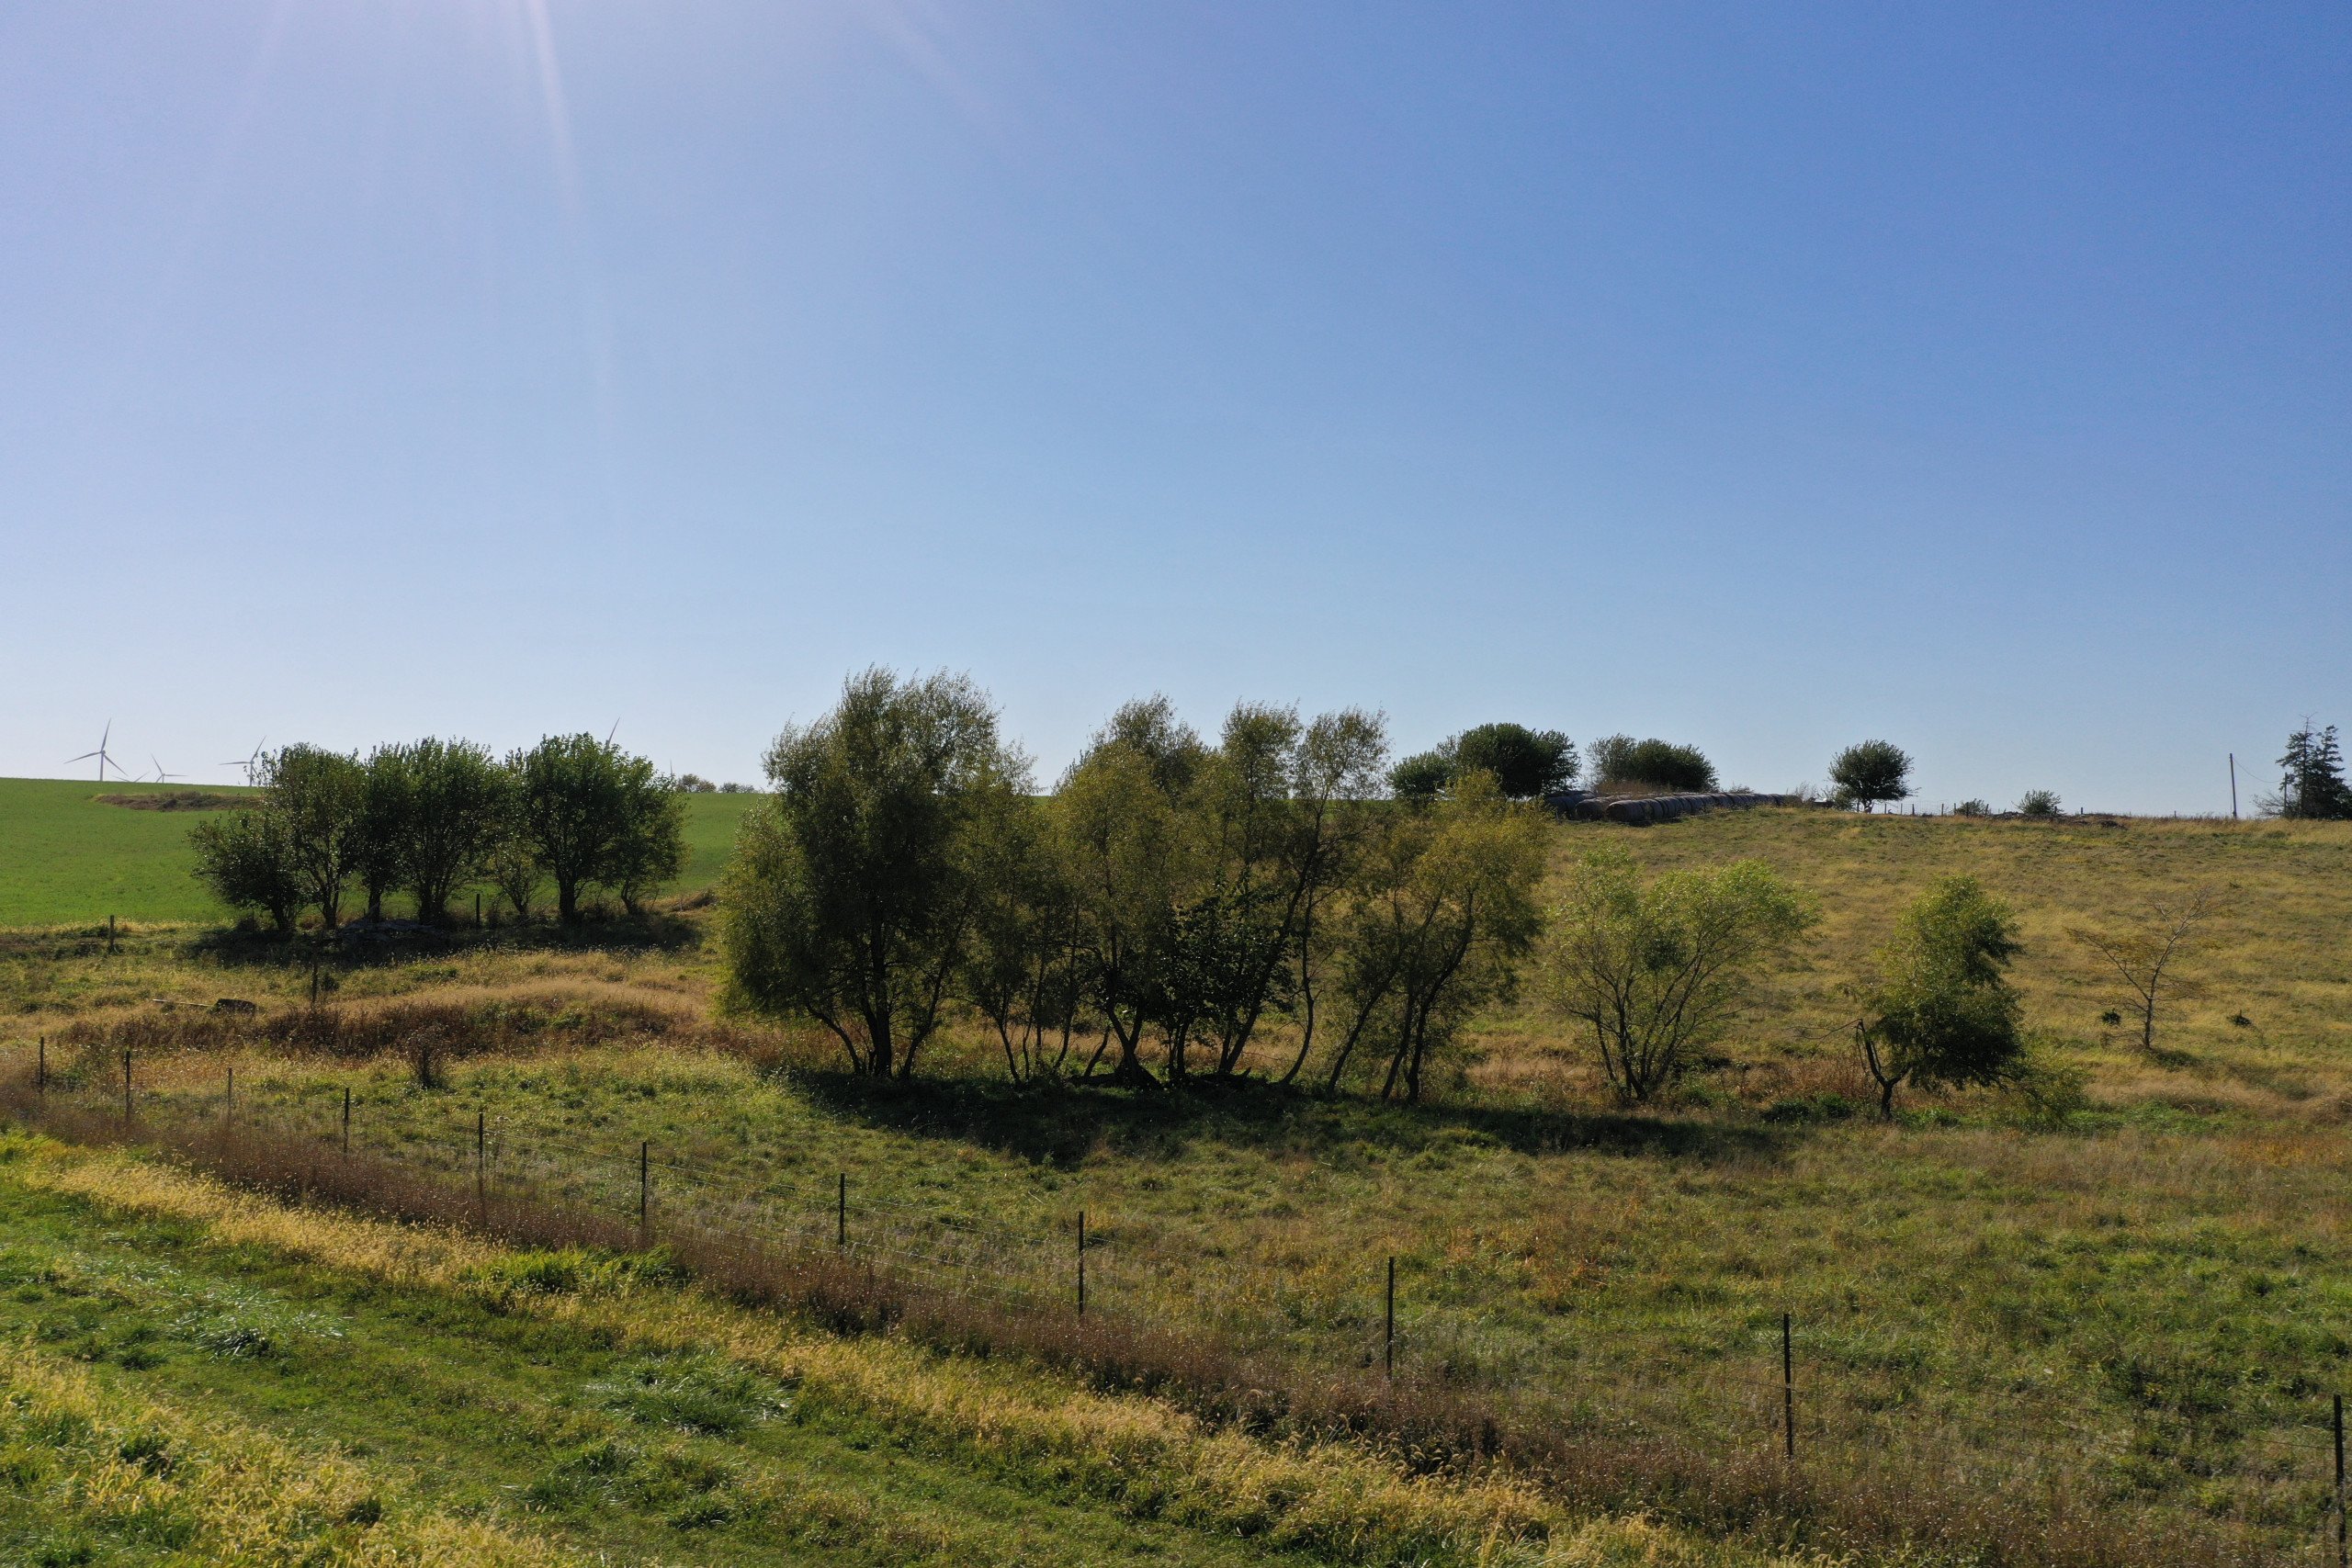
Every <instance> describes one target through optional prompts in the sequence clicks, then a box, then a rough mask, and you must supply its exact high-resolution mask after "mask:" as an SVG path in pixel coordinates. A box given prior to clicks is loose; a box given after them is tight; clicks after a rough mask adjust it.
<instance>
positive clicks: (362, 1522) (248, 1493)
mask: <svg viewBox="0 0 2352 1568" xmlns="http://www.w3.org/2000/svg"><path fill="white" fill-rule="evenodd" d="M0 1476H5V1478H6V1487H5V1489H0V1518H6V1517H7V1516H8V1515H10V1514H16V1515H18V1516H19V1517H18V1519H17V1521H14V1522H16V1523H18V1524H20V1525H22V1526H23V1528H24V1531H25V1534H26V1535H29V1536H30V1538H31V1539H30V1540H25V1544H26V1545H27V1547H28V1549H29V1551H30V1553H31V1555H29V1556H28V1558H27V1559H26V1561H33V1562H58V1563H64V1562H98V1561H107V1562H113V1561H117V1560H119V1559H120V1560H126V1561H127V1560H130V1555H131V1554H134V1553H135V1554H138V1555H139V1556H140V1557H141V1558H142V1560H143V1559H146V1558H149V1557H152V1559H153V1560H155V1561H164V1562H234V1563H241V1564H247V1563H250V1564H273V1563H282V1564H295V1563H319V1564H326V1563H332V1564H335V1565H337V1568H375V1565H378V1564H383V1565H387V1568H389V1565H390V1564H395V1563H397V1564H401V1565H402V1568H557V1565H559V1564H568V1563H571V1562H575V1561H577V1559H575V1558H573V1557H571V1555H569V1554H567V1553H565V1552H563V1551H559V1550H558V1549H556V1548H555V1547H553V1546H552V1545H550V1544H548V1543H547V1542H544V1541H540V1540H534V1539H532V1538H529V1537H526V1536H519V1535H515V1534H514V1533H511V1532H509V1531H507V1530H503V1529H499V1528H497V1527H496V1526H493V1525H490V1524H485V1523H482V1522H480V1521H475V1520H464V1519H457V1518H451V1517H447V1516H446V1515H443V1514H440V1513H436V1512H434V1511H432V1510H429V1509H421V1508H417V1507H414V1506H408V1505H406V1504H404V1503H403V1502H402V1501H401V1499H399V1498H398V1497H396V1496H395V1497H390V1498H388V1497H387V1496H386V1495H384V1493H383V1491H382V1489H381V1488H380V1487H379V1485H378V1484H377V1483H376V1482H375V1481H374V1480H373V1479H372V1478H371V1477H370V1476H368V1474H367V1472H364V1471H362V1470H361V1469H360V1468H359V1467H358V1466H356V1465H355V1464H353V1463H351V1462H350V1461H347V1460H345V1459H342V1458H340V1457H338V1456H334V1455H320V1454H316V1453H302V1452H297V1451H296V1450H293V1449H291V1448H289V1447H288V1445H287V1444H285V1443H283V1442H281V1441H279V1440H278V1439H277V1438H274V1437H272V1436H270V1435H269V1434H267V1433H266V1432H262V1431H259V1430H256V1429H254V1428H253V1427H248V1426H243V1425H242V1424H238V1423H233V1422H230V1421H226V1420H221V1419H218V1418H214V1419H198V1418H195V1417H192V1416H187V1415H186V1414H184V1413H182V1412H179V1411H176V1410H174V1409H172V1408H170V1407H169V1406H166V1405H164V1404H157V1403H154V1402H153V1401H150V1400H146V1399H142V1398H141V1397H139V1396H138V1395H136V1394H133V1393H126V1392H121V1391H117V1390H113V1389H110V1388H107V1387H106V1386H104V1385H102V1384H101V1383H100V1382H99V1381H98V1380H97V1379H96V1377H95V1376H93V1375H92V1373H91V1372H90V1371H87V1370H86V1369H84V1368H82V1367H78V1366H74V1365H73V1364H70V1363H62V1362H58V1361H53V1360H51V1359H48V1358H47V1357H45V1356H42V1355H41V1354H40V1353H39V1352H37V1351H35V1350H33V1349H31V1348H28V1347H26V1346H23V1345H0ZM11 1533H15V1532H11ZM17 1539H19V1540H23V1539H24V1537H23V1536H18V1538H17Z"/></svg>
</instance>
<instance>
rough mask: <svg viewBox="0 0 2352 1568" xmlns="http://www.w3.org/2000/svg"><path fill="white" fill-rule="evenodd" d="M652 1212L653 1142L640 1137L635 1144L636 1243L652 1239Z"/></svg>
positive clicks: (642, 1243)
mask: <svg viewBox="0 0 2352 1568" xmlns="http://www.w3.org/2000/svg"><path fill="white" fill-rule="evenodd" d="M652 1213H653V1143H652V1140H651V1139H640V1140H639V1143H638V1145H637V1244H638V1245H639V1247H643V1246H645V1245H646V1244H647V1243H648V1242H649V1241H650V1240H651V1239H652V1235H653V1226H652V1218H651V1216H652Z"/></svg>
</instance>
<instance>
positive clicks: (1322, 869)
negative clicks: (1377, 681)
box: [1282, 708, 1388, 1083]
mask: <svg viewBox="0 0 2352 1568" xmlns="http://www.w3.org/2000/svg"><path fill="white" fill-rule="evenodd" d="M1387 756H1388V730H1387V725H1386V723H1385V720H1384V719H1383V718H1382V717H1381V716H1380V715H1378V714H1375V713H1367V712H1365V711H1364V710H1363V709H1362V708H1342V709H1340V710H1339V711H1337V712H1335V713H1327V714H1323V715H1321V716H1318V717H1317V718H1316V719H1315V721H1314V722H1313V723H1311V724H1309V725H1308V726H1307V727H1306V733H1305V735H1303V736H1302V737H1301V738H1300V739H1299V743H1298V746H1297V748H1296V749H1295V750H1294V751H1293V753H1292V755H1291V762H1290V767H1291V782H1290V795H1291V800H1292V803H1293V805H1294V807H1295V813H1294V816H1293V818H1292V828H1291V831H1290V833H1289V835H1288V836H1287V837H1286V839H1285V840H1284V843H1283V855H1284V856H1285V857H1286V859H1287V862H1288V864H1289V866H1290V868H1291V871H1292V874H1294V875H1295V877H1296V879H1297V883H1298V886H1299V887H1300V891H1301V897H1300V902H1299V906H1298V910H1297V916H1296V921H1295V940H1294V943H1293V947H1294V953H1295V959H1296V962H1297V964H1298V981H1297V985H1296V986H1295V987H1293V989H1292V996H1293V997H1294V998H1295V1010H1296V1013H1297V1017H1298V1026H1299V1027H1298V1054H1297V1055H1295V1057H1293V1058H1292V1060H1291V1065H1290V1069H1289V1070H1288V1071H1287V1072H1285V1073H1283V1077H1282V1081H1283V1083H1289V1082H1290V1081H1292V1080H1293V1079H1294V1078H1295V1077H1298V1071H1299V1069H1300V1068H1301V1067H1303V1066H1306V1057H1307V1054H1308V1053H1309V1052H1311V1051H1313V1050H1314V1049H1315V1028H1316V1023H1317V992H1318V987H1319V985H1320V981H1321V978H1322V975H1323V971H1324V969H1325V968H1326V966H1327V965H1328V964H1329V960H1330V955H1331V952H1332V946H1333V944H1332V942H1330V940H1329V937H1328V935H1327V934H1326V933H1327V928H1328V924H1329V922H1327V921H1326V919H1324V915H1325V912H1326V911H1327V910H1328V909H1329V908H1331V906H1332V905H1333V904H1334V902H1335V901H1337V900H1338V899H1340V898H1341V897H1344V895H1345V891H1346V889H1347V888H1348V887H1349V886H1350V885H1351V883H1352V882H1354V881H1355V879H1356V876H1357V874H1358V869H1359V867H1360V866H1361V865H1362V864H1363V860H1364V856H1365V854H1366V852H1367V851H1368V850H1369V848H1370V846H1371V845H1372V843H1373V842H1374V840H1375V839H1376V838H1377V836H1378V832H1379V826H1380V812H1379V808H1378V807H1377V806H1376V804H1375V797H1376V796H1377V795H1379V793H1380V783H1381V764H1382V763H1383V762H1385V761H1386V760H1387Z"/></svg>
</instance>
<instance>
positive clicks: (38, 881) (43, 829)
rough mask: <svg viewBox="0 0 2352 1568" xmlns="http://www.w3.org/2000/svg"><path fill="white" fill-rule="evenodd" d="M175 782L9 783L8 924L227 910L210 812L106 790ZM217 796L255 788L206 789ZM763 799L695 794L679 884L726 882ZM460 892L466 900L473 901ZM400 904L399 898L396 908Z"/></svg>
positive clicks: (0, 903)
mask: <svg viewBox="0 0 2352 1568" xmlns="http://www.w3.org/2000/svg"><path fill="white" fill-rule="evenodd" d="M181 787H182V786H180V785H176V784H120V783H110V784H103V785H102V784H94V783H90V782H88V781H84V780H71V779H0V927H9V926H19V927H20V926H62V925H76V924H83V923H86V922H89V921H93V920H98V921H103V920H104V919H106V918H107V916H108V915H112V916H114V917H116V918H117V919H123V920H130V921H139V922H173V921H204V920H217V919H221V918H223V913H224V912H223V911H222V909H221V908H220V906H219V905H218V904H217V903H215V902H214V901H213V898H212V897H211V895H210V894H209V893H207V892H206V891H205V890H204V888H203V887H201V886H198V883H197V881H196V879H195V878H194V877H193V876H192V875H191V874H190V873H191V872H192V871H193V870H194V868H195V865H196V858H195V856H194V855H193V854H192V853H190V852H189V850H188V843H187V833H188V829H189V828H190V827H191V826H193V825H194V824H195V823H196V822H198V821H199V820H201V819H202V816H203V814H202V813H200V812H191V811H154V810H134V809H132V808H130V807H123V806H116V805H110V804H108V803H107V802H105V801H103V800H101V799H100V798H99V796H101V795H134V796H135V795H170V794H172V793H174V792H175V791H177V790H179V789H180V788H181ZM204 793H205V794H206V795H223V796H234V795H243V794H245V793H247V792H246V791H243V790H242V789H234V788H213V787H211V786H209V785H208V786H207V787H206V789H205V791H204ZM758 798H759V797H758V796H757V795H688V796H686V870H685V874H684V876H683V877H681V878H680V879H679V882H678V885H677V886H676V887H675V888H673V892H676V893H679V894H693V893H697V892H700V891H702V890H703V889H705V888H707V887H709V886H712V885H713V884H714V883H716V882H717V881H718V873H719V870H720V868H721V867H723V866H724V865H725V864H726V863H727V856H728V854H729V852H730V851H731V850H732V849H733V848H734V845H735V829H736V825H737V824H738V823H740V822H741V820H742V818H743V812H744V810H745V808H746V807H748V806H749V805H750V804H751V802H752V801H753V800H756V799H758ZM465 901H466V900H465V897H464V896H463V895H462V894H461V895H460V896H459V897H458V900H457V902H458V903H460V904H462V903H464V902H465ZM393 904H394V910H395V912H398V911H399V908H400V904H401V900H398V899H395V900H394V901H393Z"/></svg>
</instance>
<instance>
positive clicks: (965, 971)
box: [956, 791, 1085, 1083]
mask: <svg viewBox="0 0 2352 1568" xmlns="http://www.w3.org/2000/svg"><path fill="white" fill-rule="evenodd" d="M984 808H985V809H987V810H989V812H990V813H991V814H992V815H993V816H994V818H995V819H994V820H992V821H989V822H987V823H984V824H980V825H978V831H977V833H976V834H975V841H974V854H973V861H972V869H973V875H974V879H975V881H976V883H977V885H978V889H979V895H978V898H977V899H976V901H975V903H974V906H973V913H972V926H971V931H970V933H969V937H968V940H967V942H966V945H965V948H964V953H963V956H962V958H961V960H960V961H959V963H958V964H957V969H956V989H957V991H958V993H959V994H960V995H961V996H962V997H963V998H964V1000H965V1001H966V1002H967V1003H968V1004H970V1006H971V1007H972V1009H973V1010H974V1011H976V1012H978V1014H979V1015H980V1016H981V1017H982V1018H984V1019H986V1020H987V1021H989V1025H990V1027H992V1028H993V1029H994V1030H995V1031H996V1035H997V1040H998V1043H1000V1044H1001V1045H1002V1046H1003V1048H1004V1066H1005V1071H1006V1073H1007V1074H1008V1075H1009V1076H1010V1077H1012V1080H1013V1081H1014V1082H1015V1083H1021V1082H1025V1081H1034V1080H1035V1079H1039V1078H1045V1077H1058V1076H1059V1075H1060V1074H1061V1073H1062V1071H1063V1070H1064V1068H1065V1067H1066V1066H1068V1065H1069V1054H1070V1038H1071V1035H1072V1033H1073V1032H1075V1030H1076V1029H1077V1026H1078V1019H1079V1013H1080V1008H1081V1005H1082V1004H1083V1002H1084V999H1085V971H1084V964H1083V962H1082V959H1083V951H1082V949H1081V947H1080V940H1079V909H1078V898H1077V894H1076V890H1075V889H1074V888H1073V887H1072V886H1071V885H1070V880H1069V874H1068V869H1067V867H1065V866H1064V865H1063V863H1062V862H1061V858H1060V855H1059V853H1058V851H1059V845H1058V844H1057V842H1056V840H1055V839H1054V837H1053V833H1052V824H1051V821H1050V819H1049V818H1048V817H1047V815H1046V807H1045V806H1044V804H1043V803H1042V802H1039V801H1037V800H1035V799H1032V798H1031V797H1029V796H1027V795H1017V794H1013V793H1012V792H1010V791H1007V792H1005V793H1004V794H1002V795H996V796H991V797H989V800H988V801H986V802H985V803H984Z"/></svg>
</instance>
